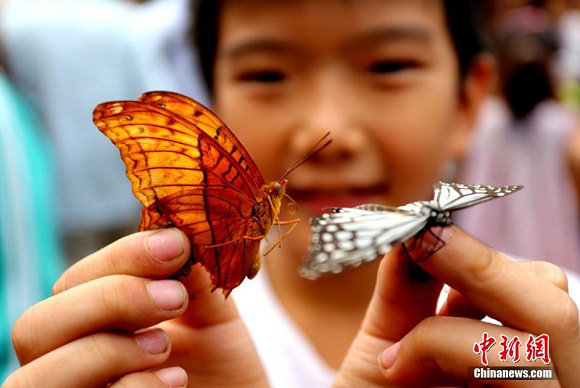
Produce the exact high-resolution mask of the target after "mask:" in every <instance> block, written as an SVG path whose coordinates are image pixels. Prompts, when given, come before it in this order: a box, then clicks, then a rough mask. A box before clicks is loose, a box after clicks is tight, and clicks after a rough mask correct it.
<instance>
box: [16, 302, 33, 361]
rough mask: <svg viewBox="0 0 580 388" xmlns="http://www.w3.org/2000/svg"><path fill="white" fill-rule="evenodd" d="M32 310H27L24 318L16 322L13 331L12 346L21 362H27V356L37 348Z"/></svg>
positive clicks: (23, 315)
mask: <svg viewBox="0 0 580 388" xmlns="http://www.w3.org/2000/svg"><path fill="white" fill-rule="evenodd" d="M32 309H33V308H30V309H28V310H26V311H25V312H24V313H23V314H22V316H20V318H18V319H17V320H16V322H15V323H14V328H13V329H12V345H13V347H14V351H15V352H16V354H17V355H18V358H19V359H20V360H21V361H23V360H26V359H27V357H26V356H27V354H28V353H30V351H31V350H32V349H34V348H35V341H34V336H33V333H35V330H32V329H31V326H33V322H34V321H33V317H32V315H33V313H32Z"/></svg>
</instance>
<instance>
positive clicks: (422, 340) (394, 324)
mask: <svg viewBox="0 0 580 388" xmlns="http://www.w3.org/2000/svg"><path fill="white" fill-rule="evenodd" d="M443 239H444V240H445V241H446V242H447V245H446V246H445V247H444V248H443V249H441V250H440V251H438V252H437V253H435V254H434V255H433V256H431V257H430V258H429V259H428V260H426V261H424V262H421V263H419V265H420V267H421V268H422V269H423V270H425V271H427V272H428V273H429V274H431V275H433V277H434V278H433V277H429V276H428V275H427V274H425V273H422V270H421V269H419V268H418V266H417V264H415V263H412V262H411V261H410V260H408V258H406V256H405V255H404V254H402V250H401V251H399V254H396V252H394V253H393V254H391V255H389V256H388V258H387V259H385V260H383V262H382V263H381V267H380V270H379V275H378V281H377V287H376V289H375V292H374V296H373V298H372V301H371V304H370V306H369V309H368V310H367V314H366V317H365V319H364V322H363V325H362V327H361V330H360V331H359V334H358V335H357V337H356V339H355V341H354V343H353V345H352V346H351V349H350V350H349V353H348V355H347V357H346V359H345V361H344V363H343V365H342V367H341V370H340V373H339V376H338V378H337V380H336V385H337V386H346V385H349V386H360V385H361V384H376V385H385V384H388V383H394V384H397V383H398V384H401V383H407V384H411V385H413V386H417V385H423V384H426V385H434V384H435V385H446V384H447V385H455V384H465V383H466V382H467V381H468V380H469V378H470V376H469V370H468V368H469V367H476V366H480V367H481V366H484V365H482V363H481V354H476V353H475V352H474V350H473V349H474V344H475V343H477V342H481V341H482V335H483V332H487V333H488V334H489V335H490V336H492V337H494V338H495V340H496V341H497V343H496V344H495V346H494V347H493V348H491V350H490V351H489V352H488V353H487V354H488V357H489V364H490V365H495V366H526V365H528V366H529V365H530V363H528V362H526V342H527V341H528V337H529V333H532V334H533V335H534V336H538V335H540V334H547V335H549V341H550V342H549V349H550V356H551V364H550V366H552V367H554V368H555V369H556V371H557V374H558V376H557V377H558V379H559V382H560V384H561V385H562V386H565V387H567V386H575V384H577V383H578V381H580V368H578V365H580V338H579V324H578V307H577V306H576V304H575V303H574V302H573V300H572V299H571V298H570V297H569V295H568V293H567V279H566V276H565V274H564V272H563V271H562V270H561V269H559V268H558V267H556V266H554V265H552V264H549V263H542V262H528V263H516V262H513V261H511V260H509V259H508V258H506V257H505V256H503V255H501V254H499V253H498V252H495V251H493V250H492V249H490V248H488V247H486V246H484V245H483V244H481V243H480V242H478V241H477V240H475V239H473V238H472V237H470V236H469V235H467V234H466V233H464V232H462V231H460V230H459V229H457V228H455V227H448V228H444V231H443ZM411 254H413V253H411ZM437 279H438V280H437ZM442 282H444V283H447V284H449V285H450V286H451V288H452V290H451V292H450V294H449V298H448V300H447V302H446V304H445V305H444V306H443V307H442V309H441V311H440V312H439V314H437V315H436V316H435V314H434V311H435V306H436V302H437V298H438V294H439V291H440V289H441V286H442ZM485 315H489V316H490V317H492V318H495V319H497V320H498V321H500V322H502V324H503V325H504V326H497V325H492V324H490V323H484V322H481V321H480V319H481V318H483V316H485ZM502 334H504V335H506V336H507V337H509V339H511V338H513V337H514V336H518V338H519V339H520V340H521V348H520V361H519V362H518V363H514V362H513V360H512V359H509V358H508V362H502V361H499V359H498V354H499V351H500V350H501V347H500V341H501V335H502ZM386 349H388V351H387V352H385V353H382V352H384V351H385V350H386ZM380 353H381V356H380V357H379V364H382V365H381V366H379V365H377V356H378V355H379V354H380ZM510 361H511V362H510ZM531 365H535V366H545V365H544V364H543V363H542V362H541V361H539V360H538V361H536V362H535V363H532V364H531ZM503 383H510V382H509V381H502V384H503ZM511 383H516V382H515V381H512V382H511ZM520 383H521V382H520ZM527 383H530V381H528V382H527ZM544 383H547V384H553V383H554V381H544Z"/></svg>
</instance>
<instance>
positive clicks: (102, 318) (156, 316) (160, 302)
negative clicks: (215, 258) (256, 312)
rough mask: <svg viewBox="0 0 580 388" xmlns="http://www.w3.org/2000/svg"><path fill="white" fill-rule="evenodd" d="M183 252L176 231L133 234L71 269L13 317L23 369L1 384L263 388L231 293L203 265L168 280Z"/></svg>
mask: <svg viewBox="0 0 580 388" xmlns="http://www.w3.org/2000/svg"><path fill="white" fill-rule="evenodd" d="M189 249H190V248H189V243H188V241H187V239H186V238H185V236H184V235H183V234H182V233H181V232H179V231H178V230H176V229H167V230H162V231H155V232H143V233H136V234H133V235H130V236H127V237H125V238H123V239H121V240H119V241H117V242H115V243H113V244H111V245H110V246H108V247H105V248H104V249H102V250H100V251H98V252H96V253H94V254H92V255H90V256H88V257H86V258H85V259H83V260H82V261H80V262H78V263H77V264H75V265H74V266H72V267H71V268H70V269H69V270H68V271H67V272H65V274H64V275H63V276H62V277H61V278H60V279H59V281H58V282H57V284H56V285H55V286H54V292H53V296H52V297H50V298H48V299H47V300H45V301H42V302H40V303H38V304H37V305H35V306H33V307H32V308H30V309H28V311H26V312H25V313H24V314H23V315H22V317H20V319H19V320H18V321H17V323H16V325H15V328H14V332H13V342H14V347H15V349H16V352H17V354H18V357H19V359H20V362H21V364H22V365H23V366H22V368H20V369H19V370H17V371H16V372H14V373H13V374H12V375H11V376H10V377H9V378H8V380H7V381H6V387H12V386H44V387H49V386H52V387H66V386H87V387H90V386H103V385H106V384H107V383H110V382H113V383H117V384H118V385H122V384H125V385H130V386H176V387H177V386H185V385H186V384H187V378H189V384H190V385H197V384H199V383H203V384H210V385H251V386H256V385H258V386H260V385H266V384H267V383H266V378H265V375H264V372H263V369H262V366H261V363H260V361H259V359H258V356H257V354H256V351H255V349H254V346H253V343H252V341H251V339H250V337H249V334H248V333H247V331H246V329H245V327H244V325H243V323H242V321H241V320H240V318H239V316H238V313H237V311H236V308H235V306H234V303H233V301H232V299H228V300H226V301H224V300H223V296H222V295H221V293H220V292H215V293H211V292H210V285H209V277H208V276H207V273H206V272H205V270H203V269H201V268H200V267H199V266H195V267H194V268H193V269H192V273H191V274H190V275H189V276H188V277H187V278H186V279H184V280H183V283H181V282H179V281H177V280H167V279H166V278H168V277H169V276H171V275H172V274H174V273H176V272H177V271H178V270H179V269H180V268H181V267H182V266H183V264H184V263H185V262H186V260H187V258H188V256H189ZM153 279H160V280H153ZM188 294H189V298H188ZM154 325H156V326H155V327H153V326H154ZM137 330H139V333H135V331H137ZM181 368H183V369H181ZM186 372H187V376H186ZM164 383H165V384H164ZM115 385H116V384H115Z"/></svg>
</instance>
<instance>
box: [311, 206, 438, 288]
mask: <svg viewBox="0 0 580 388" xmlns="http://www.w3.org/2000/svg"><path fill="white" fill-rule="evenodd" d="M333 210H334V213H326V214H322V215H320V216H317V217H314V218H312V219H311V220H310V225H311V232H312V233H311V240H310V251H309V254H308V256H307V258H306V259H305V260H304V262H303V263H302V267H301V274H302V276H304V277H307V278H316V277H318V276H319V275H321V274H325V273H338V272H341V271H342V270H343V269H345V268H349V267H357V266H359V265H360V264H362V263H364V262H368V261H372V260H374V259H376V258H377V257H379V256H381V255H384V254H385V253H387V252H388V251H389V250H390V249H391V248H392V247H393V246H394V245H395V244H398V243H401V242H404V241H405V240H407V239H408V238H410V237H412V236H414V235H415V234H416V233H417V232H419V231H420V230H421V229H423V227H424V226H425V225H426V223H427V219H428V216H424V215H421V214H416V213H412V212H406V211H402V210H399V209H397V208H392V207H388V206H382V205H361V206H359V207H357V208H334V209H333Z"/></svg>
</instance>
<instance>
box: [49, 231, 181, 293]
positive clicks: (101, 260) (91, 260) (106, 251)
mask: <svg viewBox="0 0 580 388" xmlns="http://www.w3.org/2000/svg"><path fill="white" fill-rule="evenodd" d="M189 252H190V246H189V241H188V239H187V237H186V236H185V235H184V234H183V232H181V231H180V230H179V229H176V228H170V229H158V230H152V231H147V232H139V233H134V234H131V235H129V236H125V237H123V238H121V239H119V240H117V241H115V242H114V243H112V244H110V245H108V246H106V247H104V248H103V249H101V250H99V251H97V252H95V253H93V254H91V255H89V256H87V257H85V258H84V259H82V260H80V261H79V262H77V263H75V264H74V265H73V266H72V267H70V268H69V269H68V270H67V271H66V272H65V273H64V274H63V275H62V276H61V277H60V279H58V281H57V282H56V284H55V285H54V288H53V294H58V293H60V292H62V291H65V290H67V289H69V288H72V287H75V286H78V285H79V284H82V283H86V282H88V281H90V280H94V279H98V278H101V277H105V276H109V275H116V274H121V275H132V276H139V277H147V278H153V279H161V278H165V277H168V276H171V275H173V274H174V273H176V272H177V271H179V269H180V268H181V267H182V266H183V265H184V264H185V262H186V261H187V259H188V257H189Z"/></svg>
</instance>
